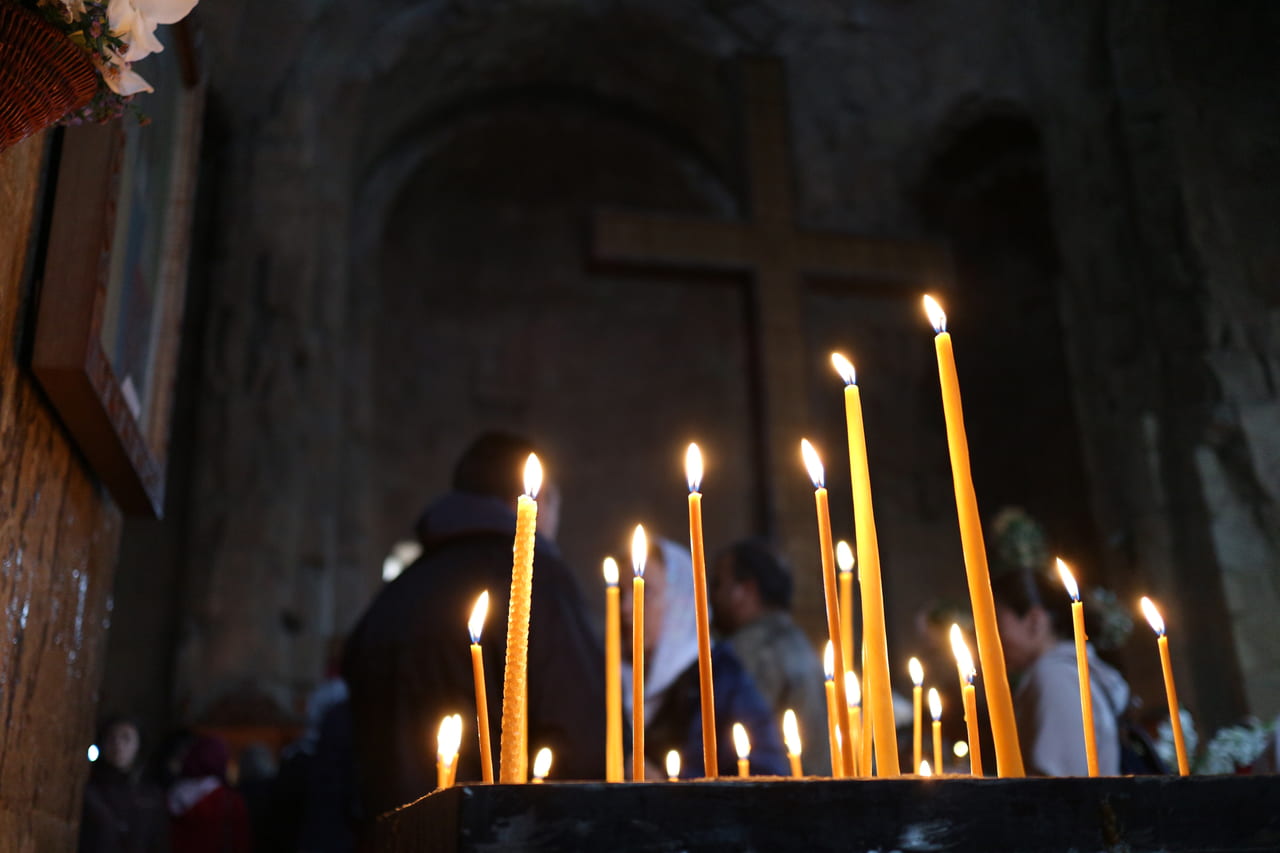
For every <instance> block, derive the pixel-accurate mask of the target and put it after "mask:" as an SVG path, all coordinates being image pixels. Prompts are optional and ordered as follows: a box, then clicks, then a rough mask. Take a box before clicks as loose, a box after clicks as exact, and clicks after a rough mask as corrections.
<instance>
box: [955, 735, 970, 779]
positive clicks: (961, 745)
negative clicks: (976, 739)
mask: <svg viewBox="0 0 1280 853" xmlns="http://www.w3.org/2000/svg"><path fill="white" fill-rule="evenodd" d="M951 754H952V755H954V756H955V757H956V758H957V759H960V760H964V759H965V758H969V744H968V743H966V742H965V741H962V740H958V741H956V742H955V743H953V744H952V745H951ZM969 764H970V767H969V770H970V771H972V770H973V766H972V765H973V759H970V760H969Z"/></svg>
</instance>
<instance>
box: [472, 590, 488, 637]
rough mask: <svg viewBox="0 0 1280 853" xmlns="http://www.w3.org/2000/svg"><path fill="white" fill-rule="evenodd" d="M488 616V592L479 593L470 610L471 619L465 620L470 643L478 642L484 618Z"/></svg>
mask: <svg viewBox="0 0 1280 853" xmlns="http://www.w3.org/2000/svg"><path fill="white" fill-rule="evenodd" d="M488 615H489V590H487V589H486V590H485V591H484V592H482V593H480V597H479V598H477V599H476V603H475V606H474V607H472V608H471V618H470V619H468V620H467V630H468V631H470V632H471V642H473V643H479V642H480V629H482V628H484V620H485V617H486V616H488Z"/></svg>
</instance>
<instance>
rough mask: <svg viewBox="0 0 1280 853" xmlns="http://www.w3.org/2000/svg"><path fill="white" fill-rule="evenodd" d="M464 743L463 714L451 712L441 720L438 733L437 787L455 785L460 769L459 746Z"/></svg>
mask: <svg viewBox="0 0 1280 853" xmlns="http://www.w3.org/2000/svg"><path fill="white" fill-rule="evenodd" d="M461 745H462V715H461V714H450V715H449V716H447V717H445V718H444V719H443V720H441V721H440V729H439V730H438V732H437V733H436V787H437V788H448V787H450V786H452V785H453V778H454V774H455V773H457V769H458V748H459V747H460V746H461Z"/></svg>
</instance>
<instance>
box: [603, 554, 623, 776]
mask: <svg viewBox="0 0 1280 853" xmlns="http://www.w3.org/2000/svg"><path fill="white" fill-rule="evenodd" d="M604 584H605V586H604V716H605V721H604V725H605V729H604V748H605V754H604V779H605V781H606V782H621V781H622V780H623V776H624V772H623V766H624V760H623V757H622V615H621V609H620V604H619V598H618V561H617V560H615V559H613V557H605V558H604Z"/></svg>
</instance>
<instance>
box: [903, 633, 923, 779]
mask: <svg viewBox="0 0 1280 853" xmlns="http://www.w3.org/2000/svg"><path fill="white" fill-rule="evenodd" d="M907 670H908V672H909V674H910V675H911V766H912V767H917V768H918V767H919V766H920V759H921V758H923V755H922V754H921V752H922V747H921V743H920V740H921V737H920V736H921V724H922V722H923V720H922V714H921V708H920V706H921V704H922V702H921V700H922V699H923V698H924V697H923V695H922V694H923V693H924V667H922V666H921V665H920V659H919V658H911V660H909V661H907Z"/></svg>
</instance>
